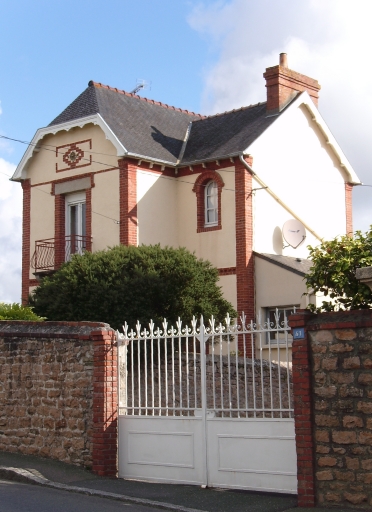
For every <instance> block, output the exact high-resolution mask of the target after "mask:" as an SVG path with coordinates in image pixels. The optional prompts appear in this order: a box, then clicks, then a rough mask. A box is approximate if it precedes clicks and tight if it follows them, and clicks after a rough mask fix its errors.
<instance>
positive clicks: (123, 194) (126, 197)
mask: <svg viewBox="0 0 372 512" xmlns="http://www.w3.org/2000/svg"><path fill="white" fill-rule="evenodd" d="M118 165H119V169H120V185H119V187H120V243H121V244H123V245H137V225H138V219H137V166H136V165H134V164H133V163H132V162H129V161H128V160H124V159H122V160H119V161H118Z"/></svg>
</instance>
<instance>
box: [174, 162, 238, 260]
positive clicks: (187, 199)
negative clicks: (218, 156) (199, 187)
mask: <svg viewBox="0 0 372 512" xmlns="http://www.w3.org/2000/svg"><path fill="white" fill-rule="evenodd" d="M234 170H235V169H234V167H229V168H225V169H218V170H217V171H216V172H218V174H219V175H220V176H221V178H222V180H223V182H224V184H225V186H224V187H223V188H222V193H221V218H222V229H220V230H216V231H207V232H204V233H197V218H196V214H197V207H196V194H195V193H194V192H193V191H192V189H193V186H194V183H195V180H196V179H197V177H198V174H195V175H191V176H185V177H182V178H179V179H178V180H177V199H178V212H179V213H178V233H179V245H181V246H183V247H186V248H187V249H188V250H189V251H192V252H193V251H195V253H196V255H197V256H198V258H203V259H206V260H209V261H210V262H211V263H212V264H213V265H214V266H215V267H217V268H225V267H235V265H236V243H235V194H234V190H235V172H234Z"/></svg>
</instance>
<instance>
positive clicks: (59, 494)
mask: <svg viewBox="0 0 372 512" xmlns="http://www.w3.org/2000/svg"><path fill="white" fill-rule="evenodd" d="M155 510H159V509H155V508H152V507H144V506H142V505H132V504H129V503H122V502H119V501H113V500H110V499H105V498H97V497H93V496H84V495H83V494H76V493H70V492H67V491H59V490H56V489H49V488H46V487H41V486H38V485H30V484H21V483H18V482H12V481H6V480H0V512H102V511H104V512H119V511H120V512H154V511H155Z"/></svg>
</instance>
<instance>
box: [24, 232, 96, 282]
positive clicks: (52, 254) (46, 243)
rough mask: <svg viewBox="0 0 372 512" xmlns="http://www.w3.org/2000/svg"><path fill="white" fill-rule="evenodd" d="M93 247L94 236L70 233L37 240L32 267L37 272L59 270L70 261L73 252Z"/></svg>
mask: <svg viewBox="0 0 372 512" xmlns="http://www.w3.org/2000/svg"><path fill="white" fill-rule="evenodd" d="M91 249H92V238H91V237H90V236H82V235H70V236H65V237H63V238H61V239H58V238H46V239H45V240H36V242H35V252H34V254H33V256H32V258H31V267H32V268H33V269H35V272H36V273H37V272H48V271H51V270H57V269H58V268H59V267H60V266H61V265H62V263H64V262H65V261H69V260H70V258H71V256H72V255H73V254H83V253H84V252H85V251H91Z"/></svg>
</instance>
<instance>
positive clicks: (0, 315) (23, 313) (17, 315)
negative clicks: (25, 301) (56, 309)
mask: <svg viewBox="0 0 372 512" xmlns="http://www.w3.org/2000/svg"><path fill="white" fill-rule="evenodd" d="M0 320H31V321H36V322H40V321H42V320H44V318H42V317H40V316H38V315H36V314H35V313H34V312H33V310H32V308H30V307H28V306H22V305H21V304H17V303H14V304H6V303H5V302H0Z"/></svg>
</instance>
